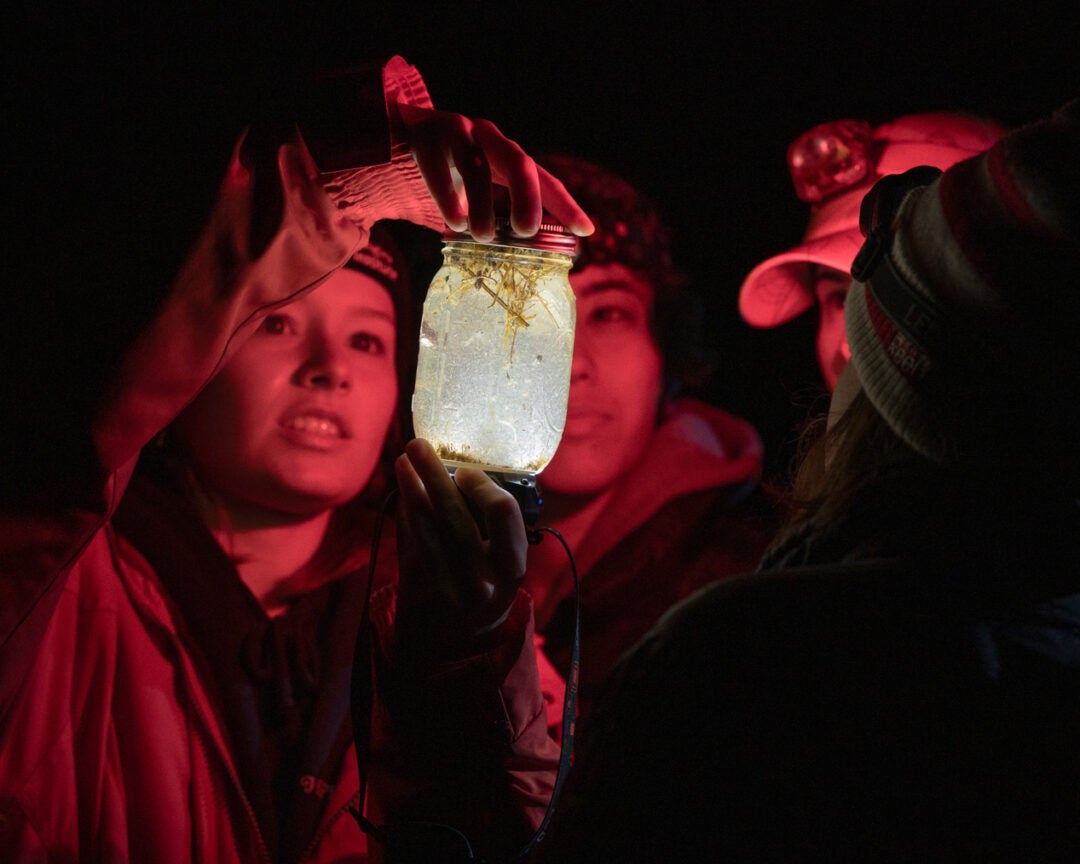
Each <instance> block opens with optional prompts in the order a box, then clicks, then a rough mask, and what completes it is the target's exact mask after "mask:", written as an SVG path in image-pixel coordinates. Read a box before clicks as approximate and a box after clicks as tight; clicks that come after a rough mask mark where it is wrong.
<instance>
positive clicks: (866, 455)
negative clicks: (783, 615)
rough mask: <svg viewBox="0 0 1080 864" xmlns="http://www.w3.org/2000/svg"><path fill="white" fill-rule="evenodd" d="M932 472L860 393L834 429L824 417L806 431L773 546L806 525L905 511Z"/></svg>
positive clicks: (841, 521) (837, 421)
mask: <svg viewBox="0 0 1080 864" xmlns="http://www.w3.org/2000/svg"><path fill="white" fill-rule="evenodd" d="M934 473H935V466H934V465H933V464H932V463H931V462H930V461H929V460H927V459H926V458H925V457H923V456H921V455H920V454H918V453H916V452H915V451H914V450H913V449H912V448H911V447H910V446H908V444H907V443H905V442H904V441H903V440H902V439H901V438H899V437H898V436H897V435H896V433H895V432H893V430H892V429H891V428H890V427H889V425H888V423H886V422H885V419H884V418H883V417H882V416H881V415H880V414H879V413H878V412H877V410H876V409H875V408H874V406H873V403H871V401H870V399H869V398H868V397H867V396H866V394H865V393H864V392H863V391H861V390H860V391H859V392H858V393H857V394H856V396H855V397H854V399H853V400H852V402H851V404H850V405H849V406H848V407H847V409H846V410H845V411H844V413H843V414H842V415H841V416H840V417H839V418H838V419H837V420H836V422H835V424H834V425H833V426H832V428H830V429H828V430H827V431H826V417H824V416H823V417H821V418H819V419H818V420H817V421H815V422H814V423H812V424H811V425H810V426H808V427H807V428H806V429H805V430H804V432H803V434H802V436H801V438H800V443H799V450H798V456H797V467H796V468H795V471H794V479H793V481H792V484H791V489H790V491H789V492H788V493H787V495H786V496H785V498H786V505H787V507H786V509H787V514H786V516H785V520H784V525H783V527H782V529H781V531H780V533H779V534H778V537H777V542H779V541H780V540H782V539H783V538H784V537H785V536H786V535H787V534H788V533H789V532H790V531H791V530H793V529H794V528H795V527H797V526H801V525H805V524H807V523H809V522H813V523H815V524H818V525H822V526H825V525H834V524H840V523H843V522H846V521H850V520H851V518H852V517H853V516H857V515H858V514H859V513H860V512H866V508H868V507H870V505H871V504H872V507H870V509H872V510H873V511H874V512H875V513H876V514H877V515H878V517H880V516H881V509H882V507H883V506H884V507H889V506H895V507H896V508H897V509H899V508H901V507H906V506H907V504H906V500H907V499H908V495H907V494H906V493H907V492H909V491H910V489H911V486H912V484H913V483H917V482H921V481H923V480H925V479H926V478H928V477H929V476H930V475H932V474H934ZM902 490H903V491H902ZM774 545H776V544H774Z"/></svg>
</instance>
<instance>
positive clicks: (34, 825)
mask: <svg viewBox="0 0 1080 864" xmlns="http://www.w3.org/2000/svg"><path fill="white" fill-rule="evenodd" d="M383 77H384V85H385V89H386V93H387V101H388V104H391V103H393V102H394V101H395V100H397V99H401V100H403V101H405V100H407V101H424V100H426V92H425V91H424V88H423V82H422V80H421V79H420V77H419V75H418V74H417V73H416V71H415V70H414V69H412V67H409V66H407V64H405V63H404V61H401V60H400V58H395V59H394V60H392V61H391V62H390V63H389V64H387V66H386V68H385V69H384V71H383ZM394 156H395V158H394V159H393V161H392V162H390V163H386V164H384V165H379V166H371V167H369V168H364V169H361V170H359V171H356V172H352V173H351V174H350V175H349V176H348V177H347V178H345V180H347V182H342V178H341V177H338V178H336V179H337V180H338V183H337V185H336V186H335V189H337V190H338V191H337V192H336V200H332V199H331V198H330V197H329V196H328V195H327V194H326V193H324V191H323V190H322V188H321V187H320V185H319V184H318V183H317V182H315V180H314V179H312V177H313V172H312V171H311V164H310V159H309V157H308V156H307V151H306V148H305V147H304V145H303V144H302V143H301V142H293V143H290V144H285V145H283V146H282V147H281V148H280V150H279V151H278V165H277V167H278V171H277V173H276V175H275V176H274V177H273V178H272V179H271V180H270V182H275V183H279V184H280V187H281V193H282V194H283V195H284V206H283V214H282V218H281V222H280V225H279V228H278V231H277V234H276V236H275V237H274V238H273V239H272V241H271V242H270V243H269V245H267V246H266V247H265V248H263V249H261V250H259V251H258V253H257V254H254V255H253V254H249V249H248V246H247V237H248V232H247V225H248V223H249V214H250V210H251V204H252V201H253V199H254V197H255V196H254V190H253V187H254V186H255V184H256V183H257V182H268V181H267V178H266V177H263V176H259V177H255V176H253V175H251V174H249V173H248V171H247V170H246V169H245V168H244V167H243V165H242V164H241V162H240V160H239V158H238V156H236V155H234V159H233V161H232V164H231V165H230V167H229V169H228V172H227V175H226V177H225V179H224V181H223V184H222V187H221V191H220V195H219V199H218V202H217V204H216V206H215V209H214V211H213V213H212V214H211V217H210V220H209V223H208V225H207V227H206V229H205V230H204V233H203V235H202V237H201V238H200V240H199V241H198V242H197V244H196V246H195V248H194V249H193V251H192V253H191V255H190V256H189V258H188V259H187V261H186V262H185V264H184V265H183V266H182V268H181V270H180V272H179V274H178V275H177V277H176V280H175V282H174V284H173V286H172V288H171V290H170V292H169V295H168V297H167V299H166V301H165V302H164V304H163V305H162V307H161V309H160V310H159V314H158V315H157V317H156V318H155V320H154V321H153V322H151V324H150V325H149V326H148V327H147V328H146V329H145V330H144V332H143V333H142V334H141V335H140V336H139V338H138V339H137V340H136V342H135V344H134V345H133V347H132V349H131V351H130V352H129V354H128V355H127V358H126V360H125V362H124V364H123V366H122V367H121V369H120V370H119V372H118V374H117V376H116V386H115V387H114V389H113V390H112V392H111V393H110V395H109V399H108V400H107V403H106V404H105V406H104V407H103V409H102V411H101V413H100V415H99V417H98V420H97V422H96V424H95V427H94V444H95V449H96V452H97V456H98V459H99V461H100V465H101V468H102V470H103V476H104V477H105V478H106V479H105V481H104V484H103V487H102V491H101V492H100V493H97V494H91V495H78V494H75V493H74V492H73V494H72V495H71V506H70V507H69V508H67V509H65V510H63V511H59V510H57V511H55V512H51V513H48V514H45V515H41V514H36V515H35V516H33V517H29V516H25V515H22V516H10V515H9V516H5V517H3V518H2V519H0V849H2V850H4V860H5V861H7V860H11V861H20V862H21V861H44V860H49V861H76V860H88V861H89V860H93V861H154V862H169V861H176V862H189V861H196V860H197V861H210V862H231V861H236V862H252V861H265V860H268V854H267V851H266V848H265V845H264V843H263V841H262V839H261V837H260V835H259V829H258V825H257V823H256V820H255V818H254V815H253V812H252V808H251V806H250V804H249V802H248V801H247V799H246V798H245V795H244V792H243V789H242V788H241V786H240V783H239V780H238V777H237V772H236V768H235V765H234V764H233V759H232V757H231V755H230V751H229V747H228V743H227V741H226V735H225V733H224V730H223V726H222V722H221V720H220V717H219V716H218V715H217V714H216V713H215V709H214V706H213V704H212V702H211V699H210V697H209V696H208V690H207V688H206V686H205V678H204V675H202V674H200V670H199V669H198V668H197V667H196V662H197V661H196V659H195V657H194V655H193V654H192V652H190V651H189V650H188V649H187V648H186V643H185V638H186V636H185V633H184V626H183V622H182V621H181V620H180V618H179V615H178V612H177V609H176V607H175V605H174V604H173V603H172V602H171V601H170V598H169V597H168V595H167V593H166V592H165V591H164V589H163V587H162V583H161V581H160V580H159V578H158V577H157V575H156V574H155V573H154V571H153V569H152V568H151V567H150V565H149V564H148V563H147V561H146V560H145V558H143V556H142V555H141V554H140V553H139V552H138V551H137V550H136V549H135V548H134V547H133V546H132V545H131V543H129V542H127V541H126V540H125V539H124V537H122V536H120V535H119V534H118V532H117V530H116V529H115V527H114V526H113V524H112V522H111V516H112V514H113V513H114V511H115V509H116V506H117V504H118V502H119V500H120V498H121V496H122V495H123V494H124V490H125V488H126V485H127V481H128V480H129V478H130V475H131V471H132V468H133V465H134V462H135V460H136V459H137V457H138V453H139V451H140V449H141V447H142V446H143V445H145V444H146V443H147V442H148V441H149V440H151V439H152V438H153V437H154V436H155V435H156V434H157V432H159V431H160V430H161V429H163V428H164V427H165V426H166V425H167V424H168V423H169V422H170V421H171V420H172V419H173V418H174V417H175V416H176V415H177V413H178V412H179V411H180V410H181V409H182V408H183V407H184V405H186V404H187V403H188V402H189V401H190V400H191V399H192V398H193V397H194V395H195V394H196V393H197V392H198V390H199V389H200V387H201V386H202V385H203V384H204V383H205V382H206V381H207V380H209V379H210V378H211V377H212V376H213V374H214V371H215V370H216V369H218V368H220V367H221V365H222V364H223V363H225V362H227V360H228V358H229V356H230V353H231V349H232V347H233V346H234V345H236V344H237V343H238V342H240V341H241V340H242V337H243V336H244V335H245V334H247V333H249V332H251V331H252V330H253V329H254V328H255V327H257V326H258V323H259V321H261V318H262V314H263V313H265V312H266V311H267V310H269V309H271V308H274V307H275V306H277V305H280V303H282V302H283V301H286V300H288V299H291V298H293V297H294V296H296V295H297V294H298V293H300V292H303V291H305V290H308V289H310V288H311V287H312V286H313V285H316V284H317V283H318V282H319V281H320V280H321V279H322V278H323V277H325V276H326V275H327V274H329V273H330V272H332V271H333V270H334V269H336V268H337V267H338V266H340V265H341V264H342V263H343V262H344V261H345V260H346V259H347V258H348V257H349V255H350V254H351V253H352V251H353V250H354V249H356V248H357V247H358V246H359V245H360V244H361V243H362V242H363V240H364V239H365V237H366V234H367V227H368V226H370V224H371V223H372V222H373V221H374V220H375V219H378V218H409V219H412V220H413V221H417V222H420V223H422V224H427V225H429V226H431V227H436V226H438V225H441V219H440V218H439V216H438V213H437V211H436V210H435V208H434V205H433V204H432V203H431V202H430V199H429V198H428V197H427V195H426V192H425V190H424V187H423V181H422V179H421V178H420V176H419V173H418V171H417V169H416V167H415V165H414V164H413V162H412V159H411V157H410V156H408V154H407V152H406V151H404V150H403V149H402V148H401V147H397V146H395V150H394ZM346 214H347V218H346ZM223 247H225V248H226V250H227V251H228V252H229V253H230V254H223ZM226 264H227V265H228V266H226ZM238 337H239V338H238ZM376 611H377V612H378V613H379V614H377V615H376V617H375V624H376V627H377V632H378V633H379V639H378V644H377V646H376V657H375V659H376V667H377V669H378V670H379V672H380V676H381V677H380V678H379V683H377V685H376V686H377V689H378V690H379V697H380V698H379V701H378V702H377V706H376V724H375V735H374V738H373V745H372V746H373V754H372V763H373V768H372V772H371V781H370V784H369V793H370V794H369V800H368V812H369V813H370V814H372V816H373V817H374V818H375V820H376V821H385V820H392V819H417V818H424V817H427V818H431V819H434V820H438V819H440V818H443V815H444V814H445V813H453V812H454V810H453V808H454V807H455V806H457V805H458V804H459V803H460V802H461V801H463V800H474V799H475V794H474V793H475V790H472V789H465V788H456V789H455V787H454V783H455V780H457V779H459V776H460V780H459V783H460V784H466V783H469V782H471V781H472V780H474V779H475V778H473V777H471V776H469V775H466V774H461V775H458V774H456V773H455V765H456V762H455V748H456V747H457V745H458V744H459V743H460V741H459V737H458V736H459V735H460V733H461V731H462V728H463V726H462V722H464V723H467V724H469V726H468V729H469V733H470V735H471V736H472V739H473V740H472V742H471V743H473V744H477V743H478V742H486V745H487V746H486V748H485V749H484V751H483V752H484V753H486V754H487V755H488V757H489V758H490V760H491V761H492V763H493V764H497V765H498V766H499V767H500V768H501V769H502V770H503V771H504V772H505V774H504V776H503V781H502V784H501V788H502V789H503V790H504V797H505V798H506V799H508V800H509V801H510V804H509V805H507V806H506V807H505V812H506V814H509V815H504V814H503V812H502V811H500V812H499V813H498V814H496V816H495V817H494V818H493V824H492V825H491V826H490V828H491V833H492V835H493V836H502V835H500V828H501V825H500V824H494V823H498V822H499V819H503V821H504V822H509V821H511V817H513V820H514V821H515V824H513V825H511V826H509V828H508V829H507V830H508V831H510V830H516V832H517V833H516V835H515V836H516V837H520V834H521V833H522V826H525V828H526V833H527V828H528V827H530V826H534V825H536V824H537V823H538V822H539V818H540V816H541V814H542V811H543V808H544V807H545V806H546V803H547V798H548V795H549V793H550V788H551V781H552V779H553V769H554V764H555V757H556V755H557V754H556V753H555V750H554V746H553V745H552V743H551V742H550V741H549V740H548V738H547V735H546V730H545V722H544V706H543V702H542V699H541V698H540V695H539V690H538V686H537V683H536V664H535V660H534V658H533V654H532V650H531V646H532V632H531V630H532V626H531V616H530V613H529V609H528V603H527V598H525V597H524V595H522V596H521V597H519V600H518V602H517V604H516V606H515V612H514V614H513V615H512V616H511V624H510V626H509V627H508V628H507V630H506V631H505V633H504V636H505V639H504V641H503V642H502V643H500V644H499V645H497V646H493V647H492V648H491V650H490V651H488V652H486V653H483V654H480V655H478V656H476V657H471V658H466V659H464V660H459V661H457V662H455V663H442V664H440V663H429V664H426V665H417V664H415V663H413V664H412V665H409V666H403V665H402V663H401V662H400V661H399V659H398V658H397V656H396V651H395V646H394V642H393V630H392V627H391V616H390V614H389V611H388V607H387V606H386V604H385V603H384V604H382V605H379V606H377V609H376ZM384 696H385V697H386V698H382V697H384ZM440 717H443V718H453V719H452V721H450V722H436V721H437V718H440ZM432 718H436V720H435V721H433V720H432ZM492 718H494V719H492ZM425 720H426V721H429V722H421V721H425ZM470 752H477V751H476V748H475V747H474V748H472V750H470ZM443 754H445V755H443ZM440 760H442V761H440ZM358 785H359V781H358V771H357V766H356V758H355V753H354V751H353V750H352V749H351V748H350V749H349V751H348V754H347V756H346V758H345V761H344V764H342V765H341V766H340V771H339V777H338V778H337V782H335V783H334V784H332V785H331V786H330V787H329V788H327V787H326V786H325V785H324V784H322V783H312V784H311V789H310V790H307V789H305V791H307V792H309V794H312V795H315V796H317V797H320V798H325V801H326V804H325V809H324V815H323V819H322V823H321V826H320V828H319V830H318V832H317V834H316V837H315V840H314V842H313V844H312V846H311V848H310V849H309V850H308V854H307V860H313V861H343V860H364V859H365V857H366V855H365V853H366V842H365V837H364V835H363V834H362V833H361V832H360V831H359V829H358V828H357V826H356V823H355V821H354V820H353V819H352V817H351V816H350V815H349V814H348V807H349V806H350V805H352V804H355V803H356V802H357V797H358ZM470 795H472V797H470ZM444 805H445V806H444Z"/></svg>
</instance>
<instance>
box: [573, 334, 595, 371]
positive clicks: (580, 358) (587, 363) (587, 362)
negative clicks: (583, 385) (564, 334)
mask: <svg viewBox="0 0 1080 864" xmlns="http://www.w3.org/2000/svg"><path fill="white" fill-rule="evenodd" d="M592 370H593V364H592V357H591V355H590V354H589V349H588V348H587V347H586V346H585V344H584V340H581V339H578V340H577V341H576V342H575V343H574V355H573V358H572V359H571V361H570V380H571V381H579V380H581V379H584V378H588V377H590V376H591V375H592Z"/></svg>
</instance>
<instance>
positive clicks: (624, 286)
mask: <svg viewBox="0 0 1080 864" xmlns="http://www.w3.org/2000/svg"><path fill="white" fill-rule="evenodd" d="M602 291H625V292H626V293H627V294H633V295H634V296H635V297H640V298H641V299H643V300H644V299H646V298H645V296H644V294H645V292H644V290H643V288H641V287H638V286H637V285H635V284H634V283H633V282H628V281H627V280H625V279H605V280H604V281H603V282H594V283H593V284H592V285H589V286H588V287H586V288H585V290H584V292H582V293H583V296H585V297H588V296H590V295H592V294H599V293H601V292H602Z"/></svg>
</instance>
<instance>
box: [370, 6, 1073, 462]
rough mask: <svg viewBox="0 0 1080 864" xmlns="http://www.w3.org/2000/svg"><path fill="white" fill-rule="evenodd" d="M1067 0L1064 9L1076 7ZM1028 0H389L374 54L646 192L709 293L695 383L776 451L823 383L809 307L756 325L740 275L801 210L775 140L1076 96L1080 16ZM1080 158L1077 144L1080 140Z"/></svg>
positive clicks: (442, 99) (1002, 112) (527, 137)
mask: <svg viewBox="0 0 1080 864" xmlns="http://www.w3.org/2000/svg"><path fill="white" fill-rule="evenodd" d="M1070 6H1071V7H1072V8H1070ZM1077 10H1078V7H1076V6H1075V5H1074V4H1056V3H1053V4H1038V3H1024V4H1021V3H993V4H979V3H948V2H938V3H919V2H848V3H836V2H816V3H815V2H812V0H806V2H803V3H777V2H763V3H721V2H716V3H698V4H693V3H691V4H687V3H679V2H669V3H662V4H661V3H649V4H643V3H579V4H573V5H560V4H544V3H526V4H517V3H514V4H511V3H505V4H500V3H479V2H465V3H454V4H447V5H446V6H441V7H436V6H433V5H431V4H424V3H405V4H401V3H398V4H388V5H386V6H384V7H379V9H378V11H377V12H376V14H374V15H373V16H372V18H371V19H370V20H369V21H367V22H366V25H370V27H371V29H370V30H368V31H367V33H366V36H365V38H366V39H367V40H368V43H367V44H368V45H369V48H370V50H371V52H372V53H375V54H378V53H400V54H402V55H403V56H404V57H405V58H406V59H407V60H409V61H410V62H412V63H414V64H416V65H417V66H418V67H419V68H420V69H421V71H422V72H423V74H424V76H425V79H426V81H427V83H428V86H429V89H430V91H431V93H432V96H433V98H434V101H435V103H436V106H437V107H443V108H447V109H453V110H455V111H460V112H462V113H465V114H471V115H478V116H484V117H488V118H490V119H492V120H494V121H495V122H496V123H498V124H499V126H500V128H502V129H503V131H504V132H506V133H507V134H509V135H510V136H511V137H513V138H515V139H517V140H518V141H519V142H520V143H522V144H523V145H524V146H525V147H526V149H530V150H533V151H537V152H540V151H544V150H560V149H561V150H567V151H570V152H574V153H577V154H578V155H581V156H584V157H586V158H590V159H593V160H594V161H597V162H600V163H602V164H605V165H607V166H608V167H610V168H612V169H614V170H615V171H617V172H619V173H621V174H622V175H624V176H625V177H627V178H628V179H629V180H631V181H632V182H634V183H635V184H637V185H638V186H639V187H640V188H642V189H643V190H645V191H646V192H648V193H649V194H650V195H651V196H652V197H653V198H654V200H656V201H657V202H658V203H659V204H660V206H661V208H662V209H663V211H664V213H665V215H666V217H667V219H668V221H669V222H670V224H671V225H672V227H673V229H674V231H675V242H676V253H677V257H678V259H679V261H680V262H681V264H682V265H683V266H684V267H685V268H686V269H687V270H688V271H689V272H690V274H691V275H692V277H694V279H695V282H696V284H697V286H698V287H699V289H700V290H701V291H702V292H703V293H704V295H705V296H706V298H707V302H708V310H709V324H710V332H713V333H714V334H715V340H716V343H717V345H718V347H719V356H720V367H719V372H718V375H717V377H716V380H715V382H714V384H713V386H712V387H711V389H710V391H709V393H708V394H707V396H708V397H709V398H710V399H712V400H713V401H716V402H718V403H719V404H721V405H723V406H725V407H727V408H729V409H731V410H734V411H735V412H736V413H740V414H742V415H743V416H746V417H748V418H749V419H751V420H753V421H754V422H755V423H756V424H757V425H758V426H759V427H760V428H761V430H762V432H763V434H764V436H765V439H766V443H767V444H768V446H769V450H770V453H771V454H772V458H771V459H770V461H769V465H770V470H776V469H779V470H782V469H783V467H784V466H783V465H782V464H780V461H781V460H784V462H786V458H787V452H786V451H787V447H788V444H789V442H790V437H791V436H790V430H791V428H792V426H793V424H797V423H798V422H799V421H800V420H801V419H803V418H804V417H805V416H806V414H807V412H808V411H809V410H812V409H813V408H814V407H815V406H816V407H817V408H820V407H822V403H821V402H820V401H817V402H815V401H814V398H813V397H814V396H815V395H816V394H818V393H820V389H821V385H820V379H819V377H818V373H817V369H816V365H815V363H814V356H813V343H812V338H813V327H814V322H813V321H812V320H810V319H811V318H812V314H808V315H805V316H802V320H797V321H796V322H793V323H792V324H789V325H787V326H785V327H782V328H779V329H777V330H765V331H756V330H754V329H752V328H750V327H748V326H747V325H745V324H744V323H743V322H742V321H741V319H740V318H739V316H738V314H737V311H736V306H735V304H736V296H737V292H738V288H739V285H740V283H741V281H742V278H743V277H744V276H745V274H746V273H747V272H748V271H749V270H750V268H751V267H753V266H754V264H756V263H757V262H758V261H759V260H761V259H763V258H765V257H767V256H769V255H771V254H774V253H775V252H778V251H781V250H782V249H784V248H786V247H787V246H790V245H793V244H794V243H796V242H798V240H799V237H800V235H801V232H802V230H803V228H804V226H805V219H806V217H807V215H808V210H807V209H806V205H804V204H802V203H801V202H800V201H798V200H797V199H796V198H795V196H794V194H793V192H792V189H791V186H790V180H789V178H788V175H787V170H786V166H785V162H784V156H785V151H786V148H787V145H788V143H790V141H791V140H793V139H794V138H795V137H797V136H798V135H799V134H800V133H801V132H803V131H804V130H805V129H807V128H809V127H811V126H813V125H815V124H817V123H820V122H823V121H825V120H833V119H839V118H842V117H853V118H858V119H865V120H867V121H869V122H870V123H872V124H875V125H876V124H877V123H881V122H885V121H887V120H891V119H893V118H895V117H897V116H900V115H902V114H907V113H913V112H920V111H932V110H956V111H965V112H972V113H976V114H982V115H985V116H988V117H992V118H994V119H996V120H998V121H999V122H1000V123H1002V124H1003V125H1005V126H1014V125H1018V124H1022V123H1025V122H1029V121H1031V120H1034V119H1037V118H1038V117H1039V116H1040V115H1042V114H1045V113H1049V112H1050V111H1052V110H1053V109H1054V108H1056V107H1058V106H1059V105H1060V104H1062V103H1064V102H1066V101H1067V100H1068V99H1070V98H1072V97H1074V96H1078V95H1080V23H1078V22H1080V11H1077ZM1078 157H1080V154H1078Z"/></svg>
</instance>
